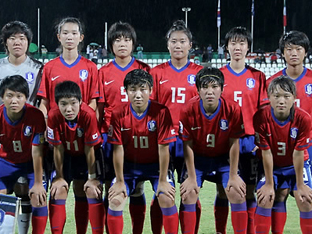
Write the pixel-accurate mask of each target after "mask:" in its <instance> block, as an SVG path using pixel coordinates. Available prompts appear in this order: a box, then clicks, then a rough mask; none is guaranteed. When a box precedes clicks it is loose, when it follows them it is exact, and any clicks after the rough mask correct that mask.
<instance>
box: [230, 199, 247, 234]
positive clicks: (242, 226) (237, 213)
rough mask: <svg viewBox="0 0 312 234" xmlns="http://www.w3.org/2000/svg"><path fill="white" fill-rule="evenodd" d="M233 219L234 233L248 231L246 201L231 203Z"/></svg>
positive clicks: (244, 233) (243, 233)
mask: <svg viewBox="0 0 312 234" xmlns="http://www.w3.org/2000/svg"><path fill="white" fill-rule="evenodd" d="M231 219H232V226H233V229H234V233H242V234H246V233H247V223H248V215H247V207H246V202H244V203H241V204H231Z"/></svg>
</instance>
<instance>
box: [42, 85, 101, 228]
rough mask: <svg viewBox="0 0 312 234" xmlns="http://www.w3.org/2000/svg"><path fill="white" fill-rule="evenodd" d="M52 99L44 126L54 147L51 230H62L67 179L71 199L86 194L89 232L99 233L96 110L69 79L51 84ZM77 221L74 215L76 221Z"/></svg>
mask: <svg viewBox="0 0 312 234" xmlns="http://www.w3.org/2000/svg"><path fill="white" fill-rule="evenodd" d="M55 102H56V103H57V105H58V106H56V107H54V108H53V109H52V110H50V112H49V117H48V128H47V135H48V136H47V139H48V141H49V143H50V144H52V145H53V148H54V149H53V150H54V152H53V153H54V155H53V156H54V164H55V171H56V173H55V176H54V178H53V180H52V185H51V192H50V195H51V198H50V204H49V210H50V223H51V230H52V233H63V228H64V224H65V220H66V211H65V202H66V198H67V194H68V189H69V184H70V182H71V180H73V188H74V194H75V200H76V201H79V200H86V197H87V200H88V208H89V218H90V223H91V226H92V233H93V234H95V233H103V230H104V229H103V218H104V217H103V215H104V206H103V202H102V189H103V188H102V184H101V183H100V181H99V180H98V179H97V174H96V166H95V164H96V156H95V152H97V150H96V149H100V145H101V136H100V132H99V130H98V125H97V119H96V114H95V112H94V111H93V109H92V108H90V107H89V106H88V105H87V104H86V103H84V102H82V95H81V91H80V88H79V85H78V84H76V83H75V82H73V81H64V82H62V83H59V84H58V85H57V86H56V87H55ZM68 162H69V163H68ZM76 212H77V209H76V210H75V213H76ZM79 212H81V211H79ZM75 217H77V216H75ZM79 221H80V220H79V219H77V218H76V223H77V222H79ZM78 227H79V224H78V225H77V224H76V228H77V233H86V231H87V230H86V228H85V229H78ZM80 228H81V227H80Z"/></svg>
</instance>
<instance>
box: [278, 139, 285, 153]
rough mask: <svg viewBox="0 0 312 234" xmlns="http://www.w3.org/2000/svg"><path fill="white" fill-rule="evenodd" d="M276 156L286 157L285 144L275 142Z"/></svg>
mask: <svg viewBox="0 0 312 234" xmlns="http://www.w3.org/2000/svg"><path fill="white" fill-rule="evenodd" d="M277 145H278V146H279V147H277V150H278V152H277V155H279V156H285V155H286V143H285V142H277Z"/></svg>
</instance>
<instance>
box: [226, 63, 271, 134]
mask: <svg viewBox="0 0 312 234" xmlns="http://www.w3.org/2000/svg"><path fill="white" fill-rule="evenodd" d="M220 70H221V71H222V73H223V75H224V90H223V93H222V96H223V97H224V98H225V99H226V100H232V101H235V102H237V103H238V104H239V105H240V106H241V108H242V115H243V122H244V126H245V133H246V134H247V135H254V128H253V123H252V118H253V115H254V114H255V113H256V111H257V110H258V109H259V108H260V107H261V106H262V105H265V104H267V103H268V98H267V91H266V84H265V81H266V79H265V75H264V73H263V72H261V71H258V70H256V69H254V68H252V67H250V66H248V65H246V67H245V69H244V70H243V71H242V72H240V73H236V72H235V71H234V70H233V69H232V68H231V67H230V65H229V64H228V65H226V66H224V67H222V68H221V69H220Z"/></svg>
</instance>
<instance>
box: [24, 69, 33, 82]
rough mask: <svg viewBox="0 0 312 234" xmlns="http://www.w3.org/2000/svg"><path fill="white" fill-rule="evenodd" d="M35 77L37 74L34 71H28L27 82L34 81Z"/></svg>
mask: <svg viewBox="0 0 312 234" xmlns="http://www.w3.org/2000/svg"><path fill="white" fill-rule="evenodd" d="M34 79H35V74H34V73H32V72H26V74H25V80H26V81H27V83H32V82H33V81H34Z"/></svg>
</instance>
